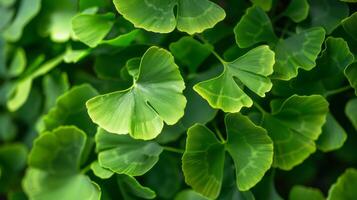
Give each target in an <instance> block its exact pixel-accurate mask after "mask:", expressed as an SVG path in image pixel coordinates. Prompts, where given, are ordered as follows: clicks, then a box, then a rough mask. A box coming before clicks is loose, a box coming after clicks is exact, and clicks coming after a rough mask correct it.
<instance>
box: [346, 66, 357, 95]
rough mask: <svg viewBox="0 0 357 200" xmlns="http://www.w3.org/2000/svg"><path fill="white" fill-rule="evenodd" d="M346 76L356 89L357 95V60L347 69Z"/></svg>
mask: <svg viewBox="0 0 357 200" xmlns="http://www.w3.org/2000/svg"><path fill="white" fill-rule="evenodd" d="M345 76H346V77H347V79H348V81H349V82H350V85H351V86H352V87H353V88H354V89H355V94H356V95H357V62H355V63H353V64H351V65H350V66H348V67H347V68H346V69H345Z"/></svg>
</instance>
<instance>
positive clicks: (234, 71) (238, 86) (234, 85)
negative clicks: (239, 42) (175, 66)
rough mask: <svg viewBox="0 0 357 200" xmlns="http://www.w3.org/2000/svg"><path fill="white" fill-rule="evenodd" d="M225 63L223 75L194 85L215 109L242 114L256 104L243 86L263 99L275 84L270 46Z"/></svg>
mask: <svg viewBox="0 0 357 200" xmlns="http://www.w3.org/2000/svg"><path fill="white" fill-rule="evenodd" d="M222 62H223V66H224V71H223V73H222V74H221V75H219V76H218V77H215V78H213V79H209V80H206V81H203V82H200V83H198V84H196V85H195V86H194V90H195V91H196V92H197V93H198V94H200V95H201V96H202V97H203V98H204V99H206V100H207V101H208V103H209V104H210V106H211V107H213V108H217V109H222V110H223V111H224V112H239V111H240V109H241V108H242V107H250V106H252V105H253V101H252V99H251V98H250V97H249V96H248V95H247V94H246V93H244V92H243V89H242V87H243V85H244V86H246V87H248V88H249V89H250V90H251V91H253V92H254V93H256V94H258V95H259V96H261V97H265V93H266V92H268V91H270V89H271V87H272V83H271V81H270V79H269V78H268V76H269V75H271V74H272V73H273V65H274V52H273V51H271V50H270V49H269V47H268V46H266V45H264V46H259V47H257V48H254V49H252V50H250V51H249V52H248V53H246V54H245V55H243V56H241V57H239V58H237V59H236V60H234V61H232V62H225V61H222ZM235 78H237V79H238V80H239V83H238V82H237V81H236V80H235Z"/></svg>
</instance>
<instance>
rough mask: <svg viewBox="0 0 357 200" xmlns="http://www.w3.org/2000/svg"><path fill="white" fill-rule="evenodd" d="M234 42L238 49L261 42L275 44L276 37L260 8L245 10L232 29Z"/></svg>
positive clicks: (268, 20) (267, 18) (254, 7)
mask: <svg viewBox="0 0 357 200" xmlns="http://www.w3.org/2000/svg"><path fill="white" fill-rule="evenodd" d="M234 34H235V38H236V42H237V44H238V46H239V47H240V48H247V47H250V46H252V45H254V44H257V43H261V42H270V43H275V41H276V40H277V37H276V35H275V33H274V30H273V26H272V24H271V21H270V19H269V17H268V15H267V14H266V13H265V12H264V10H262V9H261V8H260V7H256V6H253V7H251V8H248V9H247V10H246V13H245V15H243V16H242V18H241V19H240V21H239V22H238V24H237V25H236V26H235V27H234Z"/></svg>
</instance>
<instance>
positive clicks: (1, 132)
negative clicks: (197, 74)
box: [0, 113, 17, 142]
mask: <svg viewBox="0 0 357 200" xmlns="http://www.w3.org/2000/svg"><path fill="white" fill-rule="evenodd" d="M0 124H1V126H0V141H2V142H8V141H11V140H13V139H14V138H15V136H16V132H17V126H16V124H15V123H14V121H13V120H12V119H11V116H10V115H8V114H4V113H0Z"/></svg>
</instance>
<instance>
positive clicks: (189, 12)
mask: <svg viewBox="0 0 357 200" xmlns="http://www.w3.org/2000/svg"><path fill="white" fill-rule="evenodd" d="M114 5H115V7H116V9H117V10H118V12H119V13H121V14H122V15H123V16H124V17H125V18H126V19H128V20H129V21H130V22H132V23H133V24H134V26H136V27H139V28H144V29H146V30H148V31H153V32H159V33H169V32H171V31H173V30H174V29H175V27H176V26H177V29H178V30H180V31H183V32H187V33H189V34H194V33H200V32H202V31H204V30H205V29H208V28H212V27H213V26H214V25H215V24H216V23H218V22H219V21H221V20H223V19H224V18H225V12H224V10H223V9H222V8H221V7H219V6H218V5H217V4H215V3H213V2H211V1H209V0H165V1H163V0H159V1H158V0H146V1H141V0H133V1H126V0H114ZM175 6H177V17H175V15H174V8H175Z"/></svg>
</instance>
